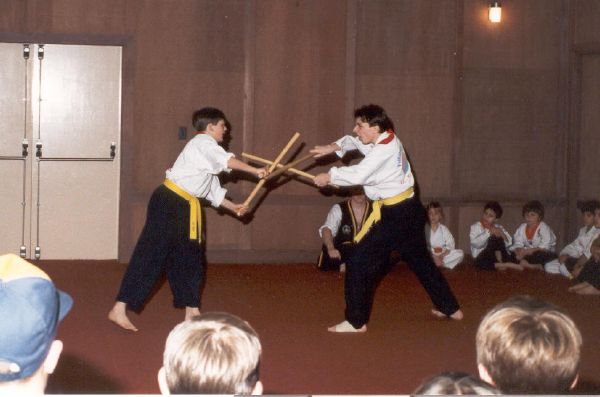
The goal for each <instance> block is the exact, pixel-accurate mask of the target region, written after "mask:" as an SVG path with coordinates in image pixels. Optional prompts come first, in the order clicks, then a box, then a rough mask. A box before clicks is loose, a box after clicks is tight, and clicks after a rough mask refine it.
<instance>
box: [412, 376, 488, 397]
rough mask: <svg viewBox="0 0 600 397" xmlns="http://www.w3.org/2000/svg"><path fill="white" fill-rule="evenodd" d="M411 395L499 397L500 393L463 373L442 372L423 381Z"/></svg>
mask: <svg viewBox="0 0 600 397" xmlns="http://www.w3.org/2000/svg"><path fill="white" fill-rule="evenodd" d="M413 394H420V395H430V396H431V395H436V396H441V395H483V396H491V395H499V394H500V391H499V390H498V389H496V388H495V387H494V386H492V385H489V384H487V383H486V382H484V381H482V380H481V379H479V378H477V377H475V376H473V375H469V374H467V373H464V372H444V373H441V374H439V375H436V376H434V377H431V378H429V379H427V380H425V381H424V382H423V383H421V385H420V386H419V387H417V389H416V390H415V391H414V393H413Z"/></svg>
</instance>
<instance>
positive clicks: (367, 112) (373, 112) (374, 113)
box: [354, 104, 394, 132]
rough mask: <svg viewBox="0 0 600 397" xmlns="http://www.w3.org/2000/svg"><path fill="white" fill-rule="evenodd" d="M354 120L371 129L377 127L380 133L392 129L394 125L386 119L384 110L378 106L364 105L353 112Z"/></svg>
mask: <svg viewBox="0 0 600 397" xmlns="http://www.w3.org/2000/svg"><path fill="white" fill-rule="evenodd" d="M354 118H355V119H360V120H361V121H362V122H364V123H367V124H369V126H371V127H373V126H374V125H376V126H378V127H379V128H380V129H381V132H384V131H387V130H393V129H394V123H393V122H392V120H390V118H389V117H388V115H387V113H386V112H385V110H384V109H383V108H382V107H381V106H379V105H373V104H371V105H364V106H361V107H359V108H358V109H356V110H355V111H354Z"/></svg>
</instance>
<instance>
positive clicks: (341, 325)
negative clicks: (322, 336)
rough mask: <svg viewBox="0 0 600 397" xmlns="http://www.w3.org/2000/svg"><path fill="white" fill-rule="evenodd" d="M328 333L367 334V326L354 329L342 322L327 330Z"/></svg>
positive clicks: (347, 323)
mask: <svg viewBox="0 0 600 397" xmlns="http://www.w3.org/2000/svg"><path fill="white" fill-rule="evenodd" d="M327 331H329V332H361V333H362V332H367V325H366V324H364V325H363V326H362V327H360V328H354V327H353V326H352V324H350V323H349V322H348V321H346V320H344V321H342V322H341V323H339V324H337V325H334V326H333V327H329V328H327Z"/></svg>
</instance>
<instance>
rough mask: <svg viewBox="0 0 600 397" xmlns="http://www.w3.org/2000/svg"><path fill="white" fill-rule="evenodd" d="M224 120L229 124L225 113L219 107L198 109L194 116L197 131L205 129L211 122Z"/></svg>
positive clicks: (193, 120) (215, 122) (193, 121)
mask: <svg viewBox="0 0 600 397" xmlns="http://www.w3.org/2000/svg"><path fill="white" fill-rule="evenodd" d="M221 120H223V121H224V122H225V124H228V123H229V121H227V117H225V113H223V112H222V111H221V110H219V109H217V108H211V107H206V108H202V109H200V110H196V111H195V112H194V115H193V116H192V124H193V125H194V128H195V129H196V131H205V130H206V128H207V127H208V125H209V124H217V123H218V122H219V121H221Z"/></svg>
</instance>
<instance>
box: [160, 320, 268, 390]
mask: <svg viewBox="0 0 600 397" xmlns="http://www.w3.org/2000/svg"><path fill="white" fill-rule="evenodd" d="M260 355H261V345H260V341H259V339H258V335H257V333H256V331H254V329H253V328H252V327H251V326H250V325H249V324H248V323H247V322H245V321H244V320H242V319H241V318H239V317H236V316H234V315H231V314H228V313H216V312H215V313H205V314H201V315H199V316H195V317H192V318H191V319H190V320H186V321H184V322H182V323H180V324H178V325H177V326H175V328H173V330H172V331H171V333H170V334H169V336H168V337H167V342H166V345H165V352H164V356H163V367H162V368H161V369H160V371H159V372H158V383H159V386H160V391H161V393H162V394H164V395H168V394H236V395H239V394H246V395H247V394H253V395H258V394H262V390H263V386H262V383H261V382H260V380H259V363H260Z"/></svg>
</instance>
